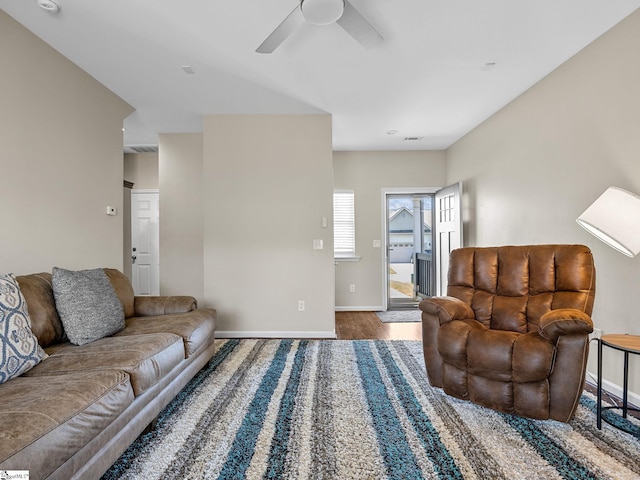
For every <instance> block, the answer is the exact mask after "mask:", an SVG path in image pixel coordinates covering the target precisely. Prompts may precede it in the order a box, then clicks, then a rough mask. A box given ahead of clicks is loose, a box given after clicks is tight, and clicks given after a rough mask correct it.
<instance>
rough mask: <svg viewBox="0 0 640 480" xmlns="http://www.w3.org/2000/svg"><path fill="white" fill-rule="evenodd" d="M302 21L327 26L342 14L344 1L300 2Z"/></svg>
mask: <svg viewBox="0 0 640 480" xmlns="http://www.w3.org/2000/svg"><path fill="white" fill-rule="evenodd" d="M300 9H301V10H302V16H303V17H304V19H305V20H306V21H307V22H309V23H313V24H314V25H329V24H330V23H333V22H335V21H336V20H338V19H339V18H340V17H341V16H342V14H343V13H344V0H302V3H301V4H300Z"/></svg>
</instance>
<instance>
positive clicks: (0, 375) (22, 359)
mask: <svg viewBox="0 0 640 480" xmlns="http://www.w3.org/2000/svg"><path fill="white" fill-rule="evenodd" d="M44 357H46V354H45V353H44V351H43V350H42V348H41V347H40V345H39V344H38V339H37V338H36V337H35V335H34V334H33V332H32V331H31V321H30V319H29V312H28V310H27V304H26V302H25V299H24V297H23V295H22V292H21V291H20V286H19V285H18V281H17V280H16V278H15V277H14V276H13V274H11V273H10V274H7V275H0V383H4V382H6V381H7V380H10V379H12V378H14V377H18V376H20V375H22V374H23V373H24V372H26V371H28V370H29V369H31V368H33V367H34V366H35V365H37V364H38V363H39V362H40V361H41V360H42V359H43V358H44ZM0 405H1V404H0Z"/></svg>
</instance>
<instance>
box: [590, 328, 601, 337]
mask: <svg viewBox="0 0 640 480" xmlns="http://www.w3.org/2000/svg"><path fill="white" fill-rule="evenodd" d="M591 338H598V339H600V338H602V329H601V328H594V329H593V332H591Z"/></svg>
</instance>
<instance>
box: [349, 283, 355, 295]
mask: <svg viewBox="0 0 640 480" xmlns="http://www.w3.org/2000/svg"><path fill="white" fill-rule="evenodd" d="M355 291H356V284H355V283H352V284H351V285H349V292H351V293H354V292H355Z"/></svg>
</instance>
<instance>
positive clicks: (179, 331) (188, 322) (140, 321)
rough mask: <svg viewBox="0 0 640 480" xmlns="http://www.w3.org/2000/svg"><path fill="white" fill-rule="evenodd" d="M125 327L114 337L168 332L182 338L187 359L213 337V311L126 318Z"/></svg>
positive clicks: (206, 344)
mask: <svg viewBox="0 0 640 480" xmlns="http://www.w3.org/2000/svg"><path fill="white" fill-rule="evenodd" d="M126 322H127V326H126V327H125V329H124V330H122V331H120V332H118V333H117V334H116V336H126V335H140V334H146V333H157V332H169V333H175V334H176V335H179V336H180V337H182V339H183V341H184V350H185V356H186V357H187V358H188V357H190V356H191V355H193V354H194V353H195V352H197V351H198V350H199V349H200V348H206V347H207V346H209V344H210V343H211V339H212V338H213V337H214V333H215V329H216V322H215V310H211V309H200V310H194V311H192V312H189V313H182V314H174V315H159V316H150V317H131V318H127V321H126Z"/></svg>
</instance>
